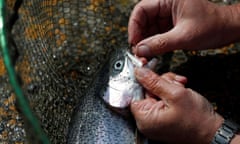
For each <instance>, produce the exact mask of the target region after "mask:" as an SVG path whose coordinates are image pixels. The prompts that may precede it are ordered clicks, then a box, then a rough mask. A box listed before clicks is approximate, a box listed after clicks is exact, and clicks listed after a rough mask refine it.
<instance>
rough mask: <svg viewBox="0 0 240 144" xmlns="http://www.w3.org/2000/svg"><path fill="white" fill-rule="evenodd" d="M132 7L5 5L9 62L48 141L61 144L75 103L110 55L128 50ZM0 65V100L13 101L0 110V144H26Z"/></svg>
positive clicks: (17, 0) (11, 1) (100, 0)
mask: <svg viewBox="0 0 240 144" xmlns="http://www.w3.org/2000/svg"><path fill="white" fill-rule="evenodd" d="M113 2H114V3H113ZM133 4H134V1H131V0H116V1H111V0H44V1H43V0H27V1H21V0H8V1H6V6H7V9H6V10H7V14H6V15H7V19H6V23H7V29H8V30H7V35H8V37H9V52H10V55H11V60H12V62H13V64H14V67H15V70H16V72H17V77H18V78H19V80H20V82H21V88H22V91H23V93H24V95H25V96H26V97H27V99H28V100H29V104H30V107H31V108H32V110H33V111H34V113H35V115H36V117H37V118H38V119H39V121H40V123H41V126H42V128H43V129H44V131H45V132H46V133H47V135H48V136H49V138H50V140H51V142H52V143H65V136H66V134H67V128H68V123H69V121H70V116H71V113H72V110H73V108H74V106H75V105H76V103H77V99H78V97H80V96H81V95H83V92H84V90H85V89H86V88H87V87H88V85H89V83H91V81H93V80H94V75H95V73H96V72H97V70H98V69H99V68H100V67H101V66H102V65H101V64H102V63H104V62H105V60H106V58H107V56H108V53H109V52H110V51H111V50H112V49H114V48H121V47H127V46H128V43H127V35H126V34H127V28H126V26H127V21H128V16H129V12H130V10H131V9H132V6H133ZM0 63H1V64H2V65H1V72H0V78H1V86H0V91H1V93H3V94H4V95H2V96H1V97H2V98H3V99H5V101H7V100H8V99H9V97H10V96H12V97H10V98H12V99H13V100H12V104H8V107H7V108H3V109H0V113H1V111H2V113H6V115H3V116H1V118H2V119H4V122H3V123H2V124H1V126H2V129H1V128H0V134H1V136H2V137H1V138H0V142H6V143H8V142H24V138H23V137H24V136H25V135H26V134H25V132H24V130H23V129H22V126H23V120H22V117H21V115H19V114H18V113H17V110H16V109H15V107H14V103H15V96H14V93H13V91H12V89H11V87H10V85H9V84H8V81H9V80H8V76H7V75H6V70H5V69H4V68H3V60H2V59H0ZM3 101H4V100H3ZM9 105H11V106H12V107H13V108H14V109H13V110H11V109H10V107H9ZM10 111H12V112H10ZM9 123H10V124H9ZM4 134H5V135H4ZM30 136H31V135H30ZM32 136H34V135H32ZM32 139H36V137H35V138H34V137H33V138H32Z"/></svg>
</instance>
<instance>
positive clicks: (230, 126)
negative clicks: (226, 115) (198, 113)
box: [211, 120, 240, 144]
mask: <svg viewBox="0 0 240 144" xmlns="http://www.w3.org/2000/svg"><path fill="white" fill-rule="evenodd" d="M239 130H240V126H239V125H238V124H236V123H234V122H232V121H230V120H224V122H223V124H222V126H221V127H220V128H219V129H218V130H217V132H216V134H215V136H214V138H213V140H212V142H211V144H230V142H231V140H232V138H233V137H234V136H235V134H236V133H237V132H238V131H239Z"/></svg>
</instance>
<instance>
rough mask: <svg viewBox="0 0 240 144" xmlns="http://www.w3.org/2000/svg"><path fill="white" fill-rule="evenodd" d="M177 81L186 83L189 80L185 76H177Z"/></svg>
mask: <svg viewBox="0 0 240 144" xmlns="http://www.w3.org/2000/svg"><path fill="white" fill-rule="evenodd" d="M175 80H176V81H178V82H184V83H185V82H186V81H187V78H186V77H184V76H180V75H176V76H175Z"/></svg>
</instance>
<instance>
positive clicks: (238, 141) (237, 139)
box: [230, 133, 240, 144]
mask: <svg viewBox="0 0 240 144" xmlns="http://www.w3.org/2000/svg"><path fill="white" fill-rule="evenodd" d="M230 144H240V134H239V133H238V134H236V135H235V136H234V137H233V139H232V141H231V143H230Z"/></svg>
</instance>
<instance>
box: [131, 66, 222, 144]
mask: <svg viewBox="0 0 240 144" xmlns="http://www.w3.org/2000/svg"><path fill="white" fill-rule="evenodd" d="M135 75H136V78H137V80H138V81H139V82H140V83H141V84H142V86H143V87H144V88H145V89H146V99H144V100H140V101H137V102H133V103H132V104H131V111H132V113H133V115H134V117H135V119H136V123H137V127H138V128H139V130H140V131H141V132H142V133H143V134H144V135H145V136H146V137H148V138H150V139H153V140H159V141H164V142H167V143H177V144H181V143H184V144H188V143H189V144H209V143H210V142H211V140H212V139H213V137H214V134H215V132H216V130H217V129H218V128H219V127H220V125H221V124H222V122H223V118H222V117H221V116H220V115H218V114H217V113H215V112H214V110H213V107H212V105H211V104H210V103H209V102H208V101H207V100H206V99H205V98H204V97H203V96H201V95H200V94H198V93H197V92H195V91H193V90H191V89H189V88H185V87H184V84H185V83H186V81H187V79H186V78H185V77H183V76H178V75H176V74H174V73H167V74H164V75H161V76H158V75H157V74H155V73H154V72H152V71H151V70H149V69H146V68H137V69H136V71H135ZM159 99H160V100H159Z"/></svg>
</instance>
